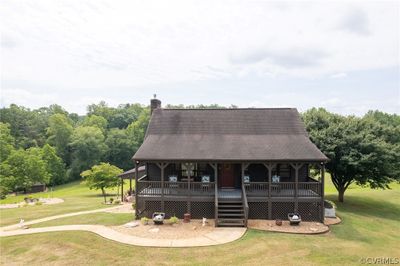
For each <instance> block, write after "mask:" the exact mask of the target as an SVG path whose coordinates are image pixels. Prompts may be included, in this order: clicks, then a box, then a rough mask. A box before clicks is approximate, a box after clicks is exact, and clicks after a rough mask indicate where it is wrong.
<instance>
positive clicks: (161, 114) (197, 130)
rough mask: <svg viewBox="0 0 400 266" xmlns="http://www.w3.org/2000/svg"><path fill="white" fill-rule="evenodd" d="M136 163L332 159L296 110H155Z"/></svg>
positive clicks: (135, 158)
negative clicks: (152, 161) (319, 146)
mask: <svg viewBox="0 0 400 266" xmlns="http://www.w3.org/2000/svg"><path fill="white" fill-rule="evenodd" d="M133 159H134V160H141V161H142V160H182V161H183V160H193V161H197V160H210V161H224V160H227V161H231V160H232V161H239V160H245V161H266V160H274V161H279V160H282V161H283V160H285V161H286V160H287V161H289V160H293V161H296V160H301V161H326V160H328V158H327V157H326V156H325V155H324V154H323V153H322V152H321V151H320V150H319V149H318V148H317V147H316V146H315V145H314V144H313V143H312V142H311V141H310V139H309V137H308V134H307V132H306V130H305V127H304V124H303V122H302V121H301V119H300V116H299V113H298V112H297V110H296V109H294V108H267V109H255V108H254V109H211V110H210V109H156V110H154V112H153V114H152V117H151V120H150V124H149V126H148V129H147V133H146V137H145V140H144V142H143V144H142V146H141V147H140V148H139V150H138V151H137V152H136V154H135V155H134V156H133Z"/></svg>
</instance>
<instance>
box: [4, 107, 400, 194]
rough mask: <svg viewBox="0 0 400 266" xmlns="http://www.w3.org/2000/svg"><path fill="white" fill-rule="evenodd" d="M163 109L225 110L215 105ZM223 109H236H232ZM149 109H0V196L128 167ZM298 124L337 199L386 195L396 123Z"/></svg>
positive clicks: (398, 149)
mask: <svg viewBox="0 0 400 266" xmlns="http://www.w3.org/2000/svg"><path fill="white" fill-rule="evenodd" d="M166 108H226V107H223V106H219V105H209V106H206V105H198V106H183V105H178V106H173V105H167V106H166ZM229 108H237V107H236V106H234V105H232V106H230V107H229ZM149 118H150V112H149V107H148V106H143V105H140V104H123V105H120V106H118V107H116V108H115V107H109V106H107V104H106V103H105V102H100V103H99V104H92V105H89V106H88V108H87V114H86V115H83V116H80V115H78V114H75V113H68V112H67V111H66V110H65V109H63V108H62V107H61V106H59V105H51V106H49V107H42V108H39V109H35V110H30V109H28V108H25V107H22V106H17V105H10V106H9V107H7V108H2V109H0V145H1V153H0V194H1V195H2V196H5V195H6V194H7V193H9V192H12V191H16V190H24V189H28V188H29V187H31V186H32V185H33V184H35V183H38V182H39V183H45V184H47V185H57V184H62V183H66V182H70V181H72V180H77V179H80V178H81V177H80V174H81V173H82V172H83V171H85V170H88V169H89V168H91V167H92V166H94V165H96V164H99V163H100V162H106V163H110V164H111V165H115V166H117V167H119V168H121V169H123V170H128V169H130V168H132V167H133V166H134V165H133V162H132V161H131V157H132V155H133V154H134V153H135V152H136V150H137V149H138V148H139V146H140V144H141V143H142V141H143V138H144V134H145V131H146V128H147V125H148V121H149ZM303 120H304V122H305V124H306V127H307V130H308V132H309V134H310V138H311V139H312V141H313V142H314V143H315V144H316V145H317V146H318V147H319V148H320V149H321V151H322V152H324V153H325V154H326V155H327V156H328V157H329V158H330V159H331V161H330V162H329V163H328V164H327V171H328V172H329V173H330V174H331V176H332V181H333V183H334V184H335V186H336V188H337V189H338V191H339V199H341V200H343V195H344V192H345V190H346V189H347V187H348V186H349V185H350V184H351V183H354V182H356V183H358V184H362V185H370V186H371V187H374V188H385V187H387V185H388V184H389V183H390V182H392V181H393V180H399V176H400V155H399V154H400V117H399V116H398V115H395V114H393V115H391V114H386V113H382V112H379V111H370V112H368V113H367V114H365V115H364V116H363V117H354V116H342V115H338V114H332V113H329V112H328V111H326V110H324V109H315V108H313V109H310V110H308V111H307V112H305V113H304V114H303Z"/></svg>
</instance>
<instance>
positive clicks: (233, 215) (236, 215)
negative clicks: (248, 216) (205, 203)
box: [218, 212, 243, 218]
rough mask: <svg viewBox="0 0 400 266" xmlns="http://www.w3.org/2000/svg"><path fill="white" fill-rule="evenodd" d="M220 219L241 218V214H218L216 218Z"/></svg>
mask: <svg viewBox="0 0 400 266" xmlns="http://www.w3.org/2000/svg"><path fill="white" fill-rule="evenodd" d="M220 217H222V218H225V217H241V218H243V213H240V212H238V213H219V212H218V218H220Z"/></svg>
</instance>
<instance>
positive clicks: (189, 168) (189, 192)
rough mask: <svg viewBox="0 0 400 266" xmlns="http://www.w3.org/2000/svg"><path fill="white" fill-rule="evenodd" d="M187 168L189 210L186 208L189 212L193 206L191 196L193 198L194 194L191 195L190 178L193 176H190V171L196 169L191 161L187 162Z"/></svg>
mask: <svg viewBox="0 0 400 266" xmlns="http://www.w3.org/2000/svg"><path fill="white" fill-rule="evenodd" d="M193 166H194V165H193ZM186 170H187V177H188V199H187V200H188V201H187V210H186V212H187V213H191V209H192V206H191V200H192V199H191V198H192V196H191V194H192V193H191V190H190V178H191V176H190V172H191V171H192V170H194V167H192V166H191V165H190V164H189V163H187V164H186ZM193 174H194V172H193Z"/></svg>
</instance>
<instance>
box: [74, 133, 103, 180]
mask: <svg viewBox="0 0 400 266" xmlns="http://www.w3.org/2000/svg"><path fill="white" fill-rule="evenodd" d="M70 147H71V150H72V158H73V160H72V164H71V169H70V174H69V175H70V178H72V179H75V178H76V177H78V176H79V173H81V172H82V171H83V170H84V169H88V168H89V167H91V166H93V165H95V164H97V163H99V162H100V161H101V160H102V159H103V157H104V155H105V153H106V152H107V145H106V144H105V143H104V135H103V133H102V131H101V130H100V129H99V128H98V127H85V126H79V127H77V128H75V130H74V133H73V134H72V137H71V143H70Z"/></svg>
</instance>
